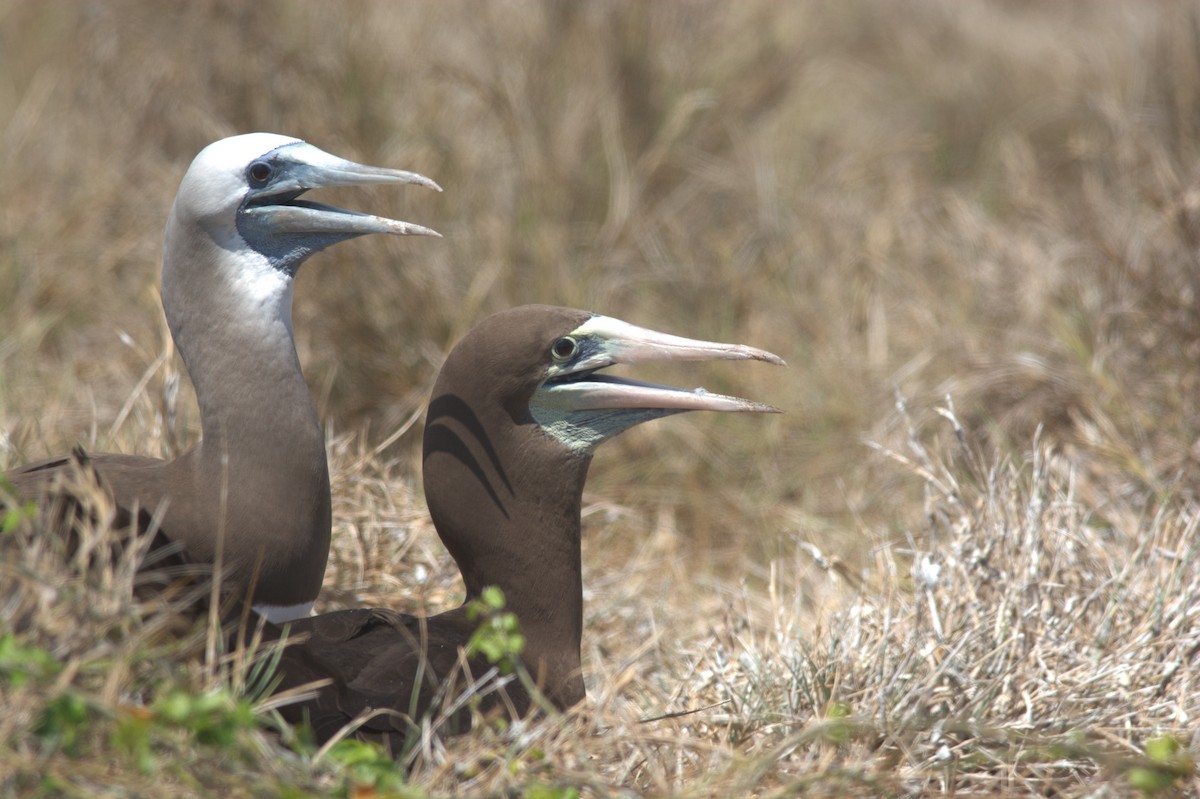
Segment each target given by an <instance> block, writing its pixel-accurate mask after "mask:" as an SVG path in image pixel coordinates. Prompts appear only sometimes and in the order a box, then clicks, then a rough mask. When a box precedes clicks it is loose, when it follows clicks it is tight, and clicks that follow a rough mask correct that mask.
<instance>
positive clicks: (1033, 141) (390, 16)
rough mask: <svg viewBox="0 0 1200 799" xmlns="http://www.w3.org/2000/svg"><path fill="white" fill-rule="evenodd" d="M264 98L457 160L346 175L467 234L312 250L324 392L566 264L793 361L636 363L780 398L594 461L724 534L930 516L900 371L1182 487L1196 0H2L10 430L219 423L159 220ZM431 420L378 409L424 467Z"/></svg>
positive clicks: (401, 402)
mask: <svg viewBox="0 0 1200 799" xmlns="http://www.w3.org/2000/svg"><path fill="white" fill-rule="evenodd" d="M254 130H266V131H273V132H278V133H286V134H290V135H294V136H298V137H301V138H304V139H306V140H308V141H311V142H312V143H314V144H316V145H317V146H319V147H322V148H324V149H326V150H328V151H330V152H333V153H335V154H338V155H342V156H345V157H348V158H352V159H355V160H358V161H362V162H365V163H370V164H379V165H386V166H394V167H401V168H406V169H412V170H416V171H419V172H421V173H423V174H426V175H428V176H430V177H432V178H434V179H435V180H437V181H438V182H439V183H440V184H441V185H442V186H443V187H444V188H445V193H444V194H441V195H433V194H432V193H429V192H421V191H416V190H405V191H401V190H396V189H394V188H374V189H368V190H355V191H353V192H340V193H337V192H330V193H326V195H325V196H324V197H323V199H327V200H328V201H330V202H334V203H338V204H342V205H344V206H345V207H349V208H355V209H359V210H370V211H373V212H377V213H380V214H385V215H388V216H394V217H397V218H402V219H407V220H411V221H414V222H419V223H422V224H426V225H430V226H432V227H434V228H436V229H438V230H439V231H441V232H442V233H443V234H444V235H445V239H444V240H442V241H433V240H384V239H382V238H378V237H376V238H371V239H365V240H361V241H357V242H352V243H349V244H343V245H340V246H338V247H336V248H334V249H332V250H330V251H329V252H326V253H323V254H321V255H319V256H317V257H315V258H314V259H313V260H312V261H311V262H310V263H309V264H307V265H306V266H305V268H304V269H303V270H302V271H301V274H300V276H299V279H298V285H297V290H296V311H295V316H296V324H295V329H296V333H297V337H298V347H299V349H300V355H301V360H302V362H303V363H304V365H305V372H306V375H307V378H308V381H309V384H310V386H311V387H312V389H313V392H314V394H315V395H316V397H317V399H318V403H319V405H320V407H321V409H322V413H323V416H324V418H325V419H327V421H328V424H329V425H330V428H331V429H332V430H334V431H335V432H347V431H357V430H365V431H366V433H365V435H366V436H367V438H368V440H370V441H371V442H379V441H382V440H384V439H386V438H387V437H388V436H389V435H390V434H391V433H392V432H393V431H394V430H395V429H396V428H397V427H398V426H399V425H400V424H401V423H402V422H403V420H404V419H406V418H407V417H409V416H410V415H411V414H412V413H413V412H414V411H416V410H417V409H418V408H419V407H420V406H421V404H422V403H423V402H424V401H425V398H426V395H427V392H428V390H429V388H430V387H431V384H432V380H433V378H434V375H435V372H436V369H437V367H438V365H439V364H440V361H441V358H442V356H443V354H444V353H445V352H446V351H447V350H448V349H449V347H450V346H451V345H452V343H453V342H454V341H455V340H456V339H457V338H458V337H459V336H460V335H461V334H462V333H463V332H465V331H466V330H467V329H468V328H469V327H470V326H471V325H473V324H474V323H475V322H476V321H478V320H479V319H480V318H481V317H482V316H483V315H484V314H486V313H487V312H490V311H494V310H498V309H501V308H505V307H508V306H512V305H516V304H521V303H527V302H547V303H554V304H562V305H572V306H578V307H585V308H590V309H592V310H595V311H598V312H602V313H606V314H610V315H614V316H617V317H620V318H623V319H626V320H628V321H631V322H633V323H636V324H640V325H645V326H649V327H654V328H657V329H660V330H665V331H669V332H675V333H679V334H682V335H687V336H692V337H701V338H710V339H717V340H724V341H738V342H743V343H748V344H753V345H756V346H760V347H765V348H767V349H770V350H772V351H774V352H776V353H778V354H780V355H782V356H783V357H785V358H786V359H787V360H788V361H789V364H790V366H789V368H788V369H786V370H774V369H769V368H766V367H759V366H755V365H746V364H715V365H712V366H697V365H690V366H688V367H687V368H686V369H682V368H681V369H678V370H676V371H673V372H672V371H664V370H654V371H652V372H645V373H639V374H640V376H642V377H644V378H646V379H651V380H664V381H675V382H676V384H679V385H694V384H703V385H705V386H706V387H707V388H709V389H711V390H717V391H722V392H730V393H737V394H740V395H742V396H747V397H751V398H754V399H758V400H763V401H767V402H772V403H774V404H777V405H779V406H781V407H783V408H785V409H786V411H787V413H786V415H783V416H780V417H777V418H771V419H762V418H734V417H719V416H716V415H712V416H703V415H691V416H687V417H683V418H680V419H675V420H671V421H669V422H666V423H662V424H659V425H652V426H649V427H647V428H645V429H640V430H638V431H635V432H634V433H631V434H630V435H628V436H626V437H623V438H622V439H620V440H619V441H618V442H615V443H614V444H610V445H609V446H608V447H607V448H606V449H604V450H601V452H600V455H599V456H598V457H597V462H596V466H595V469H594V474H595V477H594V479H593V481H592V482H591V483H590V486H589V496H592V497H594V498H595V497H601V498H604V499H605V500H606V501H612V502H618V503H625V502H627V503H629V504H631V505H635V506H638V507H646V508H652V509H656V512H657V513H659V515H660V516H661V517H662V518H668V519H672V520H673V523H674V524H675V525H676V526H677V528H678V529H679V530H680V531H681V532H682V533H683V540H684V541H685V542H687V545H688V548H689V550H692V551H694V552H696V553H700V554H701V555H703V556H704V557H711V558H712V560H713V562H714V563H720V562H721V561H723V560H724V559H725V555H727V554H729V553H730V552H731V551H734V550H738V551H748V552H750V553H752V554H754V553H757V554H759V555H762V556H766V555H770V554H771V553H772V552H773V551H774V550H775V549H776V548H777V547H779V546H781V545H782V542H785V541H787V540H789V539H790V538H792V537H799V538H802V539H804V540H810V541H814V542H817V543H818V544H819V545H820V546H821V547H822V548H823V549H825V550H827V551H831V552H833V553H835V554H837V555H839V556H840V557H842V558H843V559H846V560H849V561H851V562H854V561H856V559H857V558H858V557H859V555H860V553H861V550H862V544H861V541H862V540H863V535H864V533H866V532H870V533H871V534H872V535H875V534H878V535H880V536H883V537H885V538H886V537H887V536H888V534H889V531H892V530H895V529H899V527H900V525H901V524H902V523H905V522H909V521H912V520H913V519H914V518H918V519H919V518H920V515H921V513H922V512H923V511H922V502H921V486H920V484H919V482H918V481H917V480H915V479H913V478H910V477H906V476H904V475H898V474H897V473H896V472H897V470H894V469H890V468H883V461H882V459H881V458H880V457H879V456H878V455H876V454H875V453H874V452H873V451H872V450H871V449H869V448H868V447H866V446H865V445H864V441H867V440H872V441H879V442H883V443H895V442H897V441H902V440H903V439H904V438H905V437H906V436H907V431H906V429H905V427H904V422H903V421H902V419H901V418H900V417H899V416H898V415H897V414H896V412H895V410H894V406H895V402H896V397H897V396H898V395H900V396H903V397H905V398H907V401H908V403H909V406H910V407H911V408H912V409H913V416H914V419H915V420H916V423H917V424H918V425H926V424H929V423H931V421H932V420H934V419H936V418H937V417H936V416H935V415H934V414H933V413H932V411H931V410H930V409H931V408H932V407H933V405H935V404H937V403H940V402H942V401H943V398H944V397H945V396H947V395H949V396H951V397H952V398H953V401H954V404H955V408H956V410H957V413H958V415H959V417H960V418H962V419H963V420H964V421H965V422H966V423H968V424H969V425H970V426H971V427H972V428H973V429H974V430H975V431H976V432H977V433H979V434H981V435H983V436H984V438H985V440H986V441H987V442H988V444H989V446H991V447H994V448H995V449H997V450H998V451H1000V452H1005V451H1017V452H1019V451H1022V450H1024V449H1027V448H1028V447H1029V446H1030V444H1031V442H1032V440H1033V436H1034V435H1035V431H1037V429H1038V428H1041V431H1042V432H1041V436H1042V439H1043V440H1044V441H1048V442H1051V443H1054V444H1056V445H1057V446H1059V447H1060V448H1061V449H1062V450H1063V451H1065V452H1068V453H1069V454H1071V456H1072V463H1073V464H1075V465H1076V466H1075V468H1076V474H1075V476H1074V479H1075V481H1076V486H1077V490H1078V491H1079V492H1080V493H1081V494H1082V495H1083V496H1084V497H1085V498H1092V499H1094V502H1093V504H1094V505H1095V506H1096V507H1098V508H1100V511H1101V513H1108V512H1109V511H1111V517H1110V519H1109V522H1110V523H1112V524H1114V525H1116V526H1117V527H1118V528H1120V527H1125V529H1124V532H1125V533H1126V534H1132V533H1133V532H1135V529H1134V526H1135V525H1136V520H1137V519H1138V518H1140V517H1142V514H1144V513H1145V512H1146V509H1147V508H1149V507H1151V505H1150V504H1147V501H1148V500H1154V501H1157V500H1161V499H1162V498H1164V497H1169V496H1178V495H1183V496H1185V497H1191V496H1192V495H1193V493H1194V491H1195V489H1196V487H1197V482H1198V480H1197V474H1198V472H1197V469H1196V467H1197V458H1198V457H1200V445H1198V443H1197V436H1198V433H1200V412H1198V408H1197V401H1198V399H1200V393H1198V389H1200V385H1198V378H1200V310H1198V308H1197V302H1198V301H1200V298H1198V296H1197V293H1198V290H1200V269H1198V264H1197V245H1198V244H1200V184H1198V183H1197V177H1198V169H1197V159H1196V155H1197V149H1198V147H1200V14H1198V13H1197V10H1196V6H1195V4H1192V3H1185V2H1168V1H1166V0H1164V1H1163V2H1138V3H1129V2H1115V1H1114V2H1091V3H1029V2H1018V1H1016V0H1014V1H1012V2H975V1H971V2H962V1H961V0H915V1H914V2H905V3H884V2H868V1H867V0H844V1H843V2H837V3H820V4H818V3H779V2H774V0H742V1H741V2H736V3H729V2H692V3H688V4H682V3H615V2H614V3H575V2H566V1H562V2H536V3H535V2H503V3H487V4H482V3H473V2H437V3H409V4H398V3H391V2H367V1H366V0H358V1H357V2H352V3H324V2H284V1H283V0H267V1H264V2H255V3H237V2H218V1H217V0H192V1H191V2H187V3H170V4H166V3H150V2H145V1H144V0H141V1H139V0H105V2H99V1H96V2H77V3H42V2H31V1H29V0H0V186H2V187H3V199H2V201H0V320H3V321H2V324H0V466H3V465H14V464H15V463H18V462H21V461H22V460H25V459H29V458H34V457H39V456H42V455H44V454H48V453H51V452H55V451H61V450H63V449H65V448H66V447H68V446H70V445H72V444H73V443H75V442H82V443H84V444H85V445H86V446H89V447H96V448H105V449H119V450H124V451H136V452H143V453H148V454H160V453H163V452H164V451H170V449H171V448H173V447H177V446H178V442H183V443H186V442H187V441H189V440H191V439H192V438H194V436H195V435H196V430H197V425H196V415H195V412H194V406H193V404H192V402H193V401H192V398H191V394H190V389H184V390H182V391H181V392H180V404H179V412H178V414H177V415H176V416H175V417H174V418H172V417H170V416H168V415H164V413H163V408H164V402H163V396H164V387H169V386H170V385H171V383H172V381H173V380H175V379H178V372H179V369H180V366H179V364H178V362H177V361H175V360H172V358H170V357H167V358H163V359H160V355H161V354H163V353H164V352H167V350H166V347H167V337H166V333H165V326H164V325H163V323H162V321H161V313H160V311H159V303H158V296H157V285H158V268H159V267H158V261H159V257H160V251H161V230H162V226H163V223H164V221H165V218H166V214H167V211H168V209H169V206H170V203H171V199H172V197H173V195H174V192H175V189H176V187H177V185H178V182H179V179H180V177H181V176H182V174H183V172H184V170H185V169H186V167H187V165H188V163H189V162H190V160H191V158H192V157H193V155H194V154H195V153H196V152H197V151H198V150H199V149H200V148H202V147H203V146H204V145H205V144H207V143H208V142H210V141H213V140H215V139H218V138H221V137H223V136H227V135H231V134H235V133H241V132H247V131H254ZM942 424H943V426H944V423H942ZM419 438H420V436H419V434H418V433H417V432H416V431H415V430H414V431H413V432H410V433H408V434H407V435H405V436H403V437H401V438H400V439H399V441H398V442H397V443H395V444H394V445H393V446H392V449H391V450H389V452H390V453H393V455H394V457H396V458H399V459H401V461H402V463H408V464H410V469H409V471H410V473H411V474H413V475H414V476H415V475H416V474H417V472H418V469H419V460H418V458H417V452H418V445H419ZM631 543H632V542H631ZM739 568H740V567H739Z"/></svg>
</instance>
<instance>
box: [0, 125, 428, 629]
mask: <svg viewBox="0 0 1200 799" xmlns="http://www.w3.org/2000/svg"><path fill="white" fill-rule="evenodd" d="M375 183H395V184H415V185H421V186H426V187H430V188H434V189H436V188H438V187H437V185H436V184H435V183H433V181H431V180H429V179H428V178H424V177H422V176H420V175H417V174H414V173H411V172H404V171H400V170H393V169H383V168H379V167H369V166H363V165H361V164H356V163H354V162H352V161H346V160H344V159H341V158H338V157H336V156H333V155H330V154H328V153H326V152H323V151H322V150H319V149H317V148H316V147H313V146H312V145H310V144H306V143H305V142H302V141H300V140H298V139H294V138H291V137H287V136H279V135H275V134H269V133H252V134H246V135H242V136H234V137H232V138H228V139H222V140H221V141H218V142H215V143H213V144H211V145H209V146H208V147H206V148H204V149H203V150H202V151H201V152H200V153H199V154H198V155H197V156H196V158H195V160H193V161H192V164H191V166H190V167H189V168H188V170H187V173H186V174H185V175H184V177H183V180H182V182H181V183H180V186H179V191H178V193H177V194H176V197H175V202H174V204H173V205H172V208H171V212H170V215H169V217H168V220H167V224H166V230H165V232H164V247H163V261H162V302H163V311H164V313H165V315H166V318H167V323H168V326H169V327H170V329H171V334H172V337H173V338H174V341H175V345H176V347H177V348H178V350H179V352H180V354H181V356H182V357H183V361H184V364H185V365H186V367H187V370H188V374H189V376H190V377H191V379H192V383H193V385H194V387H195V389H196V397H197V401H198V404H199V407H200V421H201V438H200V441H199V443H197V444H196V446H194V447H193V448H192V449H190V450H188V451H187V452H185V453H183V454H182V455H180V456H179V457H178V458H176V459H175V460H172V461H164V460H160V459H157V458H149V457H142V456H134V455H120V454H94V455H90V456H89V466H90V467H91V468H94V470H95V472H96V473H97V475H98V477H99V479H100V482H101V483H102V484H103V485H104V487H105V488H107V489H108V490H109V491H111V492H112V495H113V498H114V499H115V500H116V503H117V505H118V508H119V510H121V511H122V512H124V513H125V514H126V515H127V516H128V517H129V518H131V519H137V518H140V519H142V520H143V521H144V520H145V519H147V518H149V517H151V516H154V517H155V518H157V519H158V520H159V527H158V536H159V538H160V539H161V543H162V544H163V546H167V547H170V548H172V549H173V551H174V553H175V555H177V556H178V558H179V559H181V560H182V561H183V562H184V563H186V564H189V565H190V566H191V567H194V569H193V570H195V569H200V570H203V568H208V569H209V570H211V569H212V567H213V566H219V569H220V576H221V580H222V587H223V588H225V589H226V590H227V591H228V592H230V593H232V594H234V595H236V596H238V597H241V598H246V597H251V598H252V599H251V601H252V602H253V604H254V605H255V606H256V608H258V609H260V610H261V612H263V613H264V614H265V615H267V616H268V617H269V618H272V619H275V620H279V621H285V620H288V619H290V618H295V617H297V616H300V615H307V614H308V613H309V612H310V610H311V607H312V603H313V601H314V600H315V599H316V597H317V593H318V592H319V590H320V587H321V582H322V579H323V577H324V573H325V564H326V560H327V558H328V555H329V541H330V527H331V515H330V494H329V469H328V465H327V463H326V456H325V442H324V436H323V433H322V430H321V426H320V422H319V419H318V417H317V410H316V406H315V404H314V403H313V400H312V396H311V394H310V393H309V391H308V386H307V385H306V384H305V382H304V376H303V374H302V372H301V370H300V362H299V359H298V358H297V356H296V347H295V343H294V341H293V338H292V316H291V307H292V287H293V278H294V276H295V274H296V271H297V269H299V267H300V265H301V264H302V263H303V262H304V261H305V259H307V258H308V257H310V256H312V255H313V254H314V253H317V252H319V251H320V250H322V249H324V248H326V247H329V246H330V245H332V244H336V243H337V242H339V241H344V240H346V239H348V238H354V237H357V236H363V235H367V234H370V233H387V234H391V235H435V236H436V235H437V234H436V233H434V231H432V230H429V229H428V228H424V227H421V226H420V225H413V224H411V223H408V222H401V221H397V220H392V219H387V218H384V217H378V216H372V215H370V214H361V213H356V212H352V211H345V210H342V209H339V208H333V207H331V206H326V205H321V204H320V203H315V202H309V201H306V200H302V199H300V197H301V195H303V194H304V193H305V192H307V191H309V190H311V189H318V188H322V187H325V186H351V185H366V184H375ZM70 462H71V458H69V457H61V458H52V459H49V460H46V461H42V462H39V463H34V464H29V465H27V466H24V467H19V468H17V469H16V470H14V471H13V472H12V473H11V474H10V475H9V478H10V479H11V480H12V482H13V483H14V485H15V487H16V493H17V495H18V497H20V498H39V497H46V496H47V495H49V494H52V493H54V491H55V485H56V481H57V480H58V479H59V478H60V476H61V475H62V473H63V471H64V470H65V469H67V468H68V467H69V466H70Z"/></svg>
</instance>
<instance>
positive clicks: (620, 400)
mask: <svg viewBox="0 0 1200 799" xmlns="http://www.w3.org/2000/svg"><path fill="white" fill-rule="evenodd" d="M571 338H573V339H575V340H576V342H577V344H578V346H579V349H580V357H579V358H577V359H576V360H574V361H571V362H568V363H566V364H563V365H562V367H560V368H554V367H552V368H551V373H550V376H549V377H548V378H547V380H546V381H545V382H544V383H543V384H542V387H541V388H540V389H539V391H538V396H537V397H536V399H535V401H536V403H537V404H538V405H539V406H541V407H544V408H555V409H558V410H562V411H579V410H601V409H647V410H649V409H661V410H674V411H724V412H735V413H779V412H780V411H779V409H778V408H775V407H773V406H771V405H765V404H763V403H761V402H754V401H752V400H747V399H741V398H740V397H729V396H725V395H722V394H712V393H709V392H708V391H706V390H705V389H703V388H694V389H682V388H672V387H671V386H660V385H656V384H653V383H643V382H640V381H636V380H628V379H625V378H620V377H615V376H612V375H602V374H598V373H597V370H599V369H604V368H605V367H608V366H615V365H617V364H635V363H646V362H648V361H711V360H753V361H763V362H766V363H770V364H774V365H776V366H785V365H786V363H785V362H784V360H783V359H782V358H780V357H779V356H777V355H773V354H771V353H769V352H767V351H765V350H760V349H756V348H754V347H747V346H745V345H742V344H720V343H717V342H712V341H698V340H695V339H689V338H683V337H681V336H673V335H670V334H667V333H659V332H657V331H654V330H647V329H646V328H642V327H637V326H636V325H631V324H629V323H627V322H622V321H621V320H619V319H613V318H611V317H606V316H594V317H592V318H591V319H589V320H588V321H587V322H585V323H584V324H583V325H582V326H580V327H579V328H578V329H576V330H575V331H574V332H573V333H572V334H571Z"/></svg>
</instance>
